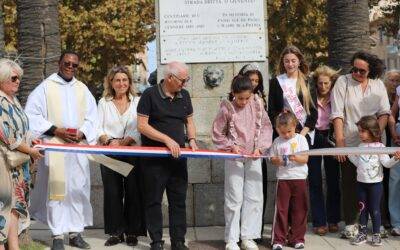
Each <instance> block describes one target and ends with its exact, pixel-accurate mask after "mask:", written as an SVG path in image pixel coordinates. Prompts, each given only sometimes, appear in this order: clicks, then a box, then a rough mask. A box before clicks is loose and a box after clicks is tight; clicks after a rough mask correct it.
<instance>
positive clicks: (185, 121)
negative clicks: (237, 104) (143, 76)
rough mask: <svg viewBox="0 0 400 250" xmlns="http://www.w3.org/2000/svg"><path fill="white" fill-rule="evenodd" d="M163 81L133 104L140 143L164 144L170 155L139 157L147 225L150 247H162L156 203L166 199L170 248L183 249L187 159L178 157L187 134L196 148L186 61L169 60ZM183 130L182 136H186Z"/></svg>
mask: <svg viewBox="0 0 400 250" xmlns="http://www.w3.org/2000/svg"><path fill="white" fill-rule="evenodd" d="M163 75H164V79H163V80H162V81H161V82H160V84H157V85H154V86H152V87H150V88H148V89H146V91H144V92H143V94H142V96H141V98H140V101H139V104H138V108H137V113H138V130H139V132H140V133H141V134H142V145H143V146H155V147H167V148H168V149H169V150H170V151H171V154H172V157H170V158H157V157H154V158H146V157H143V158H142V164H141V165H142V166H143V169H142V171H143V181H144V192H145V193H144V197H145V211H146V223H147V229H148V231H149V235H150V238H151V240H152V243H151V249H152V250H160V249H163V243H164V242H163V241H162V233H163V231H162V221H163V219H162V212H161V202H162V197H163V194H164V191H165V190H166V193H167V198H168V205H169V207H168V212H169V233H170V237H171V249H172V250H186V249H188V248H187V247H186V246H185V234H186V191H187V185H188V173H187V164H186V159H183V158H180V157H179V156H180V148H182V147H185V139H186V136H187V139H188V142H189V146H190V148H191V149H192V150H196V149H197V145H196V140H195V135H196V130H195V126H194V122H193V107H192V103H191V100H190V96H189V93H188V91H187V90H185V89H183V87H184V86H185V84H186V83H187V82H188V81H189V79H190V78H189V70H188V67H187V66H186V64H184V63H180V62H171V63H168V64H167V65H166V66H165V67H164V71H163ZM185 131H186V136H185Z"/></svg>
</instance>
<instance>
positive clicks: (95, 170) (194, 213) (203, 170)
mask: <svg viewBox="0 0 400 250" xmlns="http://www.w3.org/2000/svg"><path fill="white" fill-rule="evenodd" d="M188 168H189V186H188V192H187V199H186V214H187V223H188V226H223V225H224V161H223V160H219V159H212V160H211V159H189V161H188ZM90 170H91V181H92V183H91V185H92V192H91V202H92V206H93V214H94V215H93V217H94V218H93V221H94V227H97V228H102V227H103V226H104V219H103V185H102V181H101V174H100V168H99V167H98V166H97V165H95V164H92V166H91V169H90ZM275 183H276V180H275V171H274V167H273V166H268V195H267V209H266V214H265V219H266V223H272V216H273V213H274V195H275ZM163 215H164V225H165V226H167V225H168V202H167V198H166V196H165V195H164V200H163Z"/></svg>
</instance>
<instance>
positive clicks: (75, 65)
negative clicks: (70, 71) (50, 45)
mask: <svg viewBox="0 0 400 250" xmlns="http://www.w3.org/2000/svg"><path fill="white" fill-rule="evenodd" d="M71 66H72V68H74V69H76V68H78V64H77V63H73V62H64V67H71Z"/></svg>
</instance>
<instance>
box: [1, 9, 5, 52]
mask: <svg viewBox="0 0 400 250" xmlns="http://www.w3.org/2000/svg"><path fill="white" fill-rule="evenodd" d="M3 15H4V12H3V1H0V57H4V53H5V42H4V18H3Z"/></svg>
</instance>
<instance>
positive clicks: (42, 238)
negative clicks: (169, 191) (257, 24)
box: [31, 223, 400, 250]
mask: <svg viewBox="0 0 400 250" xmlns="http://www.w3.org/2000/svg"><path fill="white" fill-rule="evenodd" d="M265 229H266V230H265V235H264V237H265V238H266V239H268V238H269V233H270V232H271V231H270V230H271V226H270V225H266V227H265ZM31 234H32V238H33V239H34V240H35V241H39V242H41V243H43V244H44V245H47V246H50V244H51V241H50V232H49V230H47V228H46V227H45V226H43V225H41V224H39V223H34V224H33V226H32V231H31ZM186 236H187V242H188V245H189V248H190V249H194V250H216V249H224V246H225V244H224V242H223V238H224V228H223V227H196V228H188V232H187V235H186ZM84 237H85V239H86V240H87V241H88V242H89V243H90V244H91V246H92V249H94V250H115V249H121V250H124V249H132V247H128V246H127V245H125V244H118V245H117V246H113V247H104V241H105V240H106V235H104V231H103V229H89V230H86V231H85V234H84ZM164 238H165V241H166V242H165V246H166V249H170V242H169V238H168V229H165V230H164ZM149 242H150V241H149V239H148V238H145V237H140V238H139V245H138V246H137V247H135V248H134V249H149ZM259 247H260V249H270V247H269V246H268V247H267V241H266V243H264V244H263V245H261V246H259ZM46 249H50V248H49V247H48V248H46ZM66 249H71V250H72V249H76V248H72V247H68V246H67V247H66ZM286 249H293V248H286ZM306 249H315V250H317V249H318V250H320V249H323V250H328V249H340V250H346V249H360V250H361V249H362V250H364V249H399V250H400V237H393V236H390V237H389V238H388V239H384V241H383V246H382V247H380V248H377V247H372V246H370V245H368V244H365V245H362V246H352V245H350V243H349V242H348V241H347V240H343V239H340V238H339V237H338V235H337V234H327V235H326V236H324V237H320V236H317V235H314V234H313V233H311V232H310V231H309V232H308V233H307V235H306Z"/></svg>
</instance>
